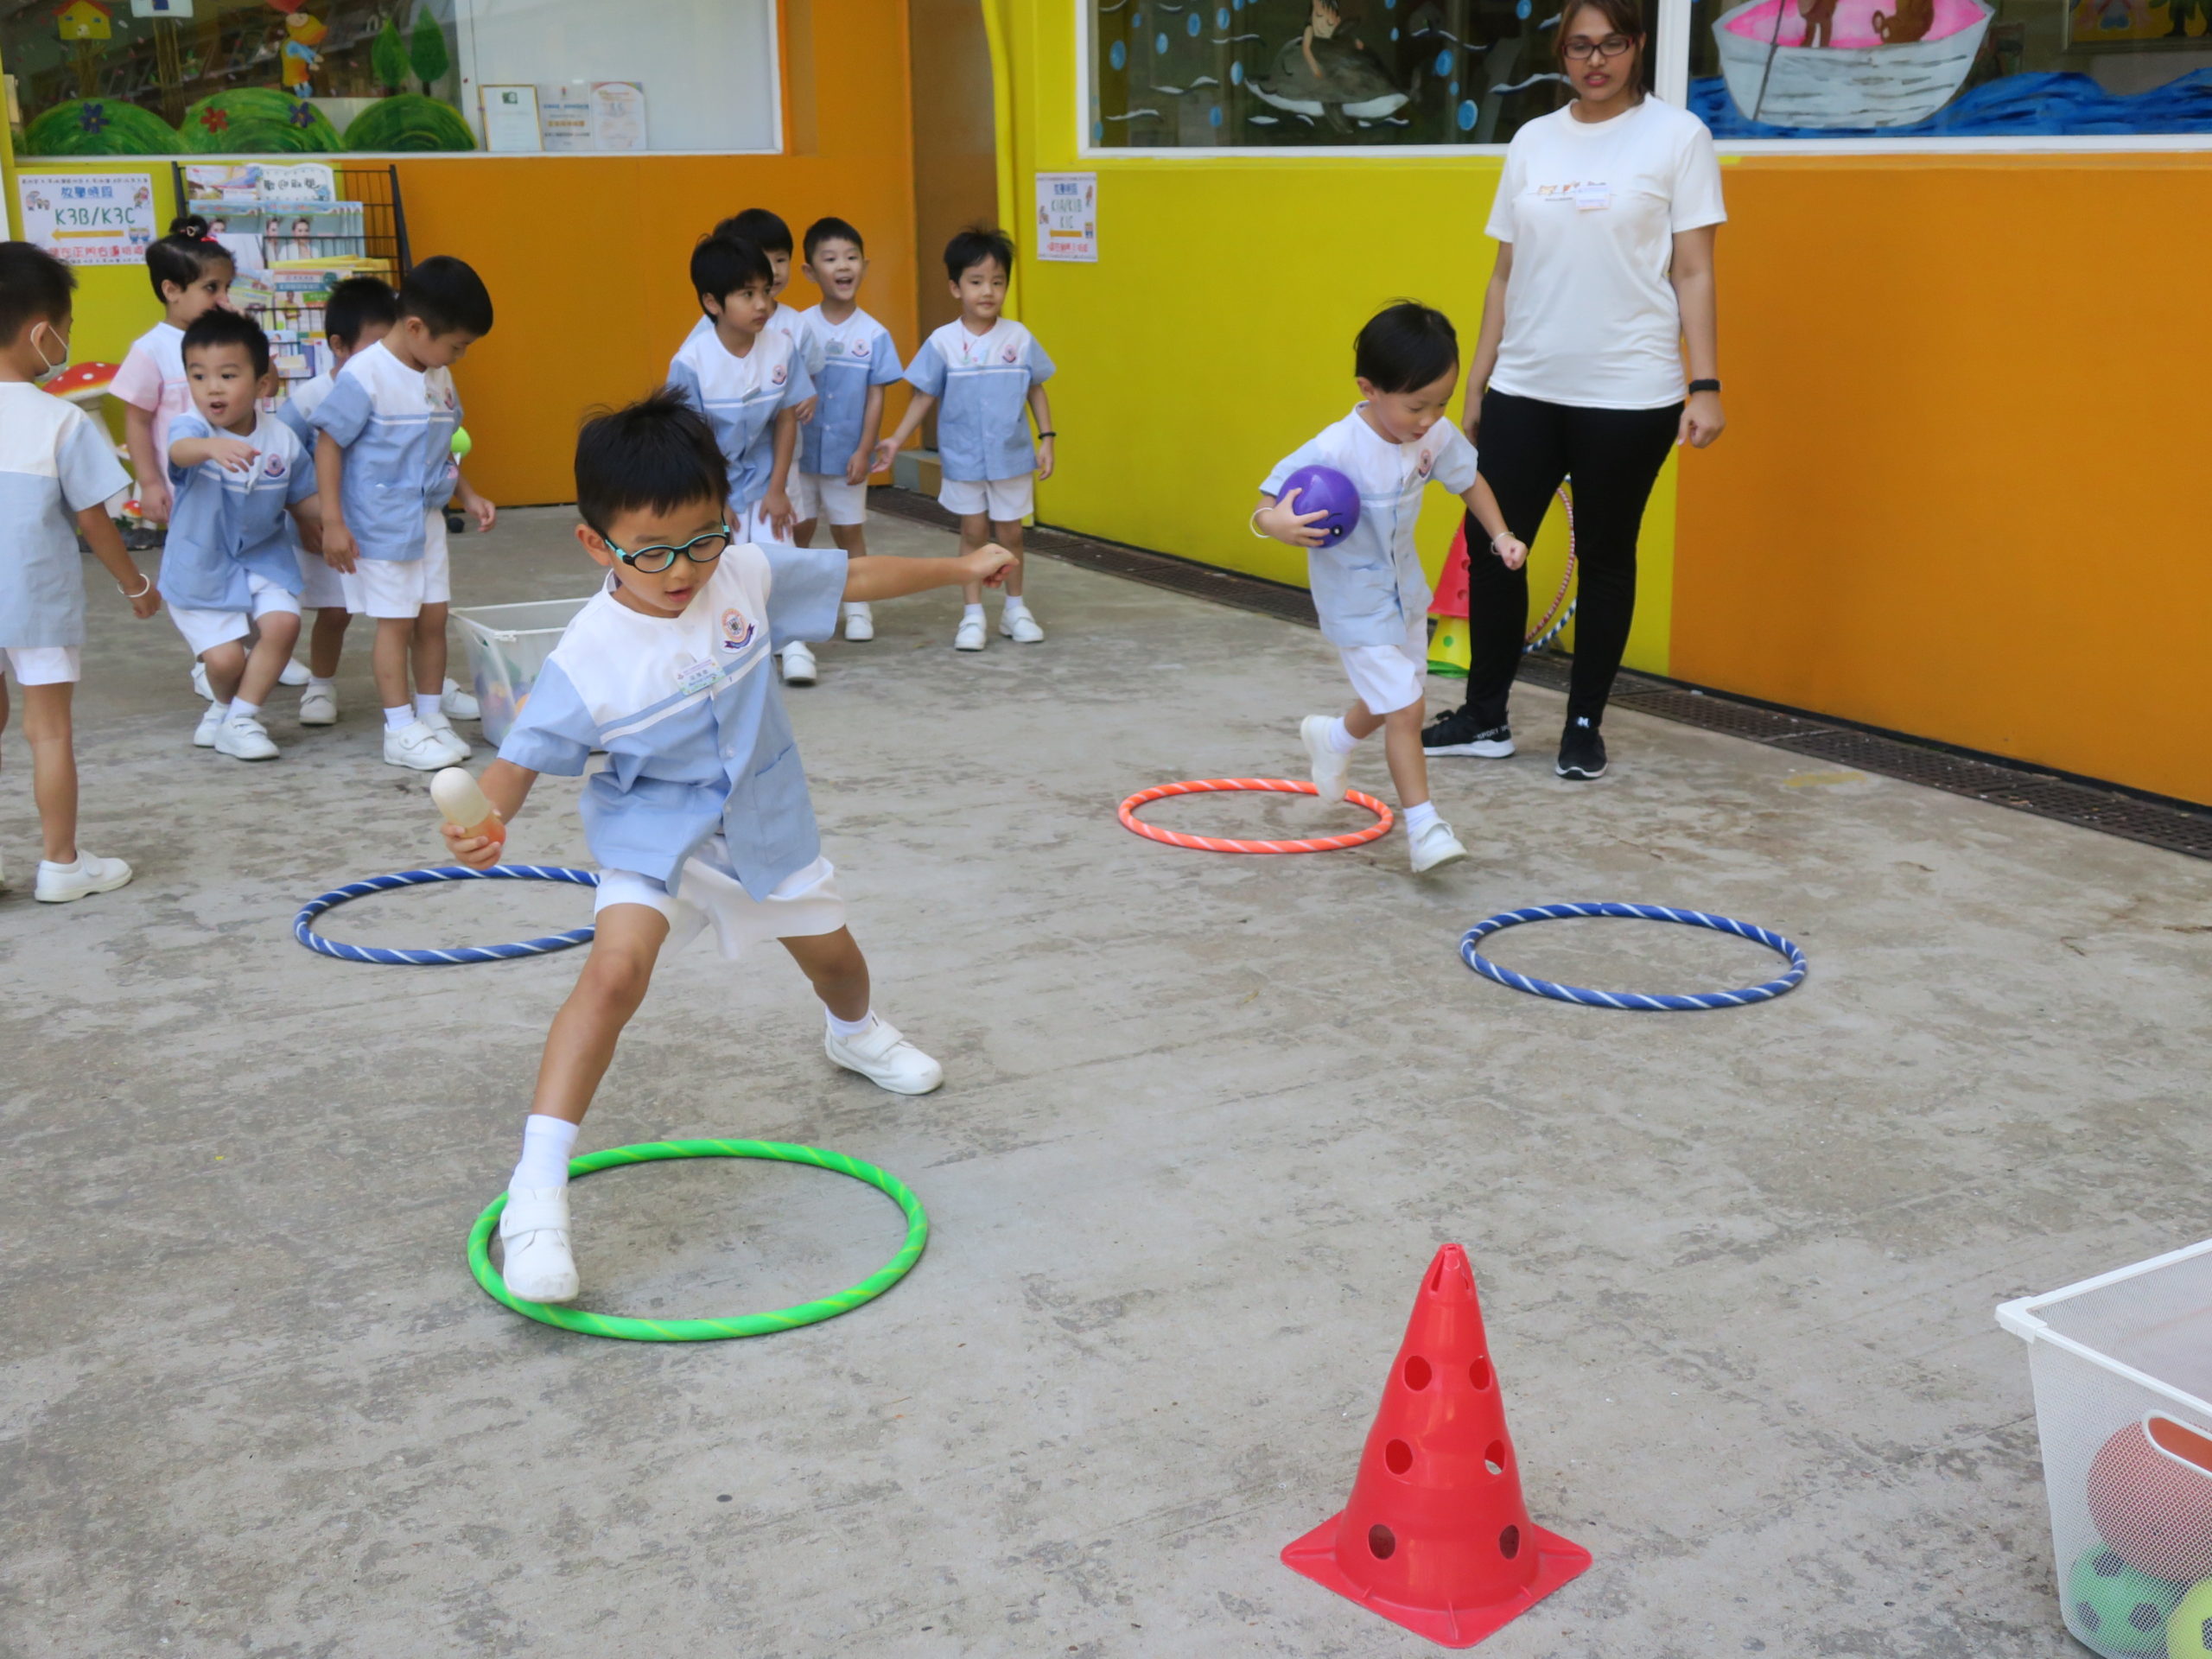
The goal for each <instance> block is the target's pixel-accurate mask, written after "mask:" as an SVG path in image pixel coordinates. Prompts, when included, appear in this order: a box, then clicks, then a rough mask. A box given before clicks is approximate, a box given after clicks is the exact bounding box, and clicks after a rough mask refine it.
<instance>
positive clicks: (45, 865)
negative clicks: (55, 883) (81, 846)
mask: <svg viewBox="0 0 2212 1659" xmlns="http://www.w3.org/2000/svg"><path fill="white" fill-rule="evenodd" d="M38 867H39V868H41V870H44V871H45V872H46V873H47V874H48V875H74V874H77V872H78V871H79V870H81V869H83V868H85V855H84V854H83V853H81V852H79V854H78V855H77V856H76V857H74V858H73V859H71V860H70V861H68V862H67V864H56V863H55V862H54V861H53V860H52V859H50V858H41V860H39V861H38Z"/></svg>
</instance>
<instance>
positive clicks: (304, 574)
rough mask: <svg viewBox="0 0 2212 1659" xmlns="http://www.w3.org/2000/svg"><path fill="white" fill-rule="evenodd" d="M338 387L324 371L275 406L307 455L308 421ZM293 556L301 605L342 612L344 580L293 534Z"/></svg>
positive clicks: (311, 438)
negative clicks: (298, 575) (296, 559)
mask: <svg viewBox="0 0 2212 1659" xmlns="http://www.w3.org/2000/svg"><path fill="white" fill-rule="evenodd" d="M337 384H338V380H337V374H336V372H335V371H334V370H330V369H325V370H324V371H323V372H321V374H318V375H316V376H315V378H313V379H312V380H302V381H301V382H300V383H299V385H296V386H294V387H293V388H292V391H291V395H290V396H289V397H287V398H285V399H284V401H283V403H281V404H277V419H278V420H280V421H282V422H283V423H284V424H285V425H287V426H289V427H290V428H291V429H292V430H293V431H294V432H295V433H296V434H297V435H298V436H299V440H300V442H301V443H302V445H304V446H305V448H306V449H307V452H308V456H309V457H310V458H312V457H313V456H314V454H315V423H313V421H311V420H310V419H309V418H308V417H309V416H312V415H313V414H314V413H315V410H318V409H320V408H321V407H322V401H323V399H324V398H326V397H329V396H330V389H331V388H332V387H333V386H334V385H337ZM292 550H293V552H294V553H295V554H296V555H297V556H298V558H299V562H300V603H301V604H302V605H304V606H306V607H308V608H310V609H312V610H318V611H321V610H344V609H345V608H346V583H345V580H344V578H342V577H341V576H340V575H339V574H338V573H337V572H336V571H335V570H334V569H331V568H330V567H329V566H328V565H327V564H325V563H323V561H322V555H321V554H320V553H310V552H308V550H307V549H306V548H305V547H304V546H302V545H301V544H300V543H299V541H298V539H297V535H296V533H295V537H294V541H293V547H292Z"/></svg>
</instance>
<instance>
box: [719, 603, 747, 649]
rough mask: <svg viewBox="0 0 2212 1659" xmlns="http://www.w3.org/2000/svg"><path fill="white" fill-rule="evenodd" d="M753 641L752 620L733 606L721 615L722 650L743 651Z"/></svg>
mask: <svg viewBox="0 0 2212 1659" xmlns="http://www.w3.org/2000/svg"><path fill="white" fill-rule="evenodd" d="M752 639H753V619H752V618H751V617H749V616H747V615H746V613H744V612H743V611H741V610H739V609H738V608H737V607H735V606H734V605H733V606H732V607H730V608H729V609H728V610H726V611H724V612H723V613H722V649H723V650H724V651H743V650H744V649H745V647H746V646H747V645H748V644H749V643H751V641H752Z"/></svg>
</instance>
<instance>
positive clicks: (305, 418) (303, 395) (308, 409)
mask: <svg viewBox="0 0 2212 1659" xmlns="http://www.w3.org/2000/svg"><path fill="white" fill-rule="evenodd" d="M337 384H338V377H337V375H336V374H335V373H334V372H333V371H331V370H329V369H325V370H324V371H323V372H321V374H318V375H317V376H315V378H314V379H312V380H302V381H301V382H300V384H299V385H296V386H294V387H293V388H292V391H291V395H290V396H289V397H286V398H285V399H284V401H283V403H281V404H277V419H278V420H280V421H282V422H283V423H284V424H285V425H287V426H289V427H290V428H291V429H292V430H293V432H294V433H295V434H296V435H297V436H298V438H299V440H300V442H302V443H303V444H305V445H307V448H308V454H310V455H312V454H315V423H314V421H313V420H312V419H310V418H309V417H310V416H313V415H314V414H315V410H318V409H321V407H322V404H323V399H325V398H326V397H329V396H330V389H331V388H332V387H333V386H334V385H337Z"/></svg>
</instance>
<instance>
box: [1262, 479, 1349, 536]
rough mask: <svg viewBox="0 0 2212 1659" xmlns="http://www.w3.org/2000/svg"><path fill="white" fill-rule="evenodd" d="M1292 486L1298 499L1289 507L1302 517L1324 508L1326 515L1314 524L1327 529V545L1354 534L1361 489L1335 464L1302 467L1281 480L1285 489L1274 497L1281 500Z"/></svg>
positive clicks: (1322, 529)
mask: <svg viewBox="0 0 2212 1659" xmlns="http://www.w3.org/2000/svg"><path fill="white" fill-rule="evenodd" d="M1293 490H1296V491H1297V492H1298V499H1297V500H1295V501H1294V502H1292V503H1291V504H1290V510H1291V511H1292V512H1294V513H1297V514H1299V515H1300V517H1303V516H1304V515H1305V514H1306V513H1309V512H1325V513H1327V514H1328V515H1329V516H1328V517H1327V518H1319V519H1316V520H1315V521H1314V522H1313V525H1312V526H1311V528H1313V529H1316V530H1321V531H1327V532H1328V539H1327V540H1326V541H1325V542H1323V543H1321V545H1322V546H1324V547H1334V546H1335V545H1336V544H1337V543H1338V542H1341V541H1342V540H1344V537H1347V536H1349V535H1351V532H1352V530H1353V528H1354V527H1355V526H1356V525H1357V524H1358V523H1359V489H1358V486H1356V485H1355V484H1353V482H1352V481H1351V480H1350V479H1348V478H1346V477H1345V476H1344V474H1342V473H1340V472H1338V470H1337V469H1336V468H1335V467H1300V468H1299V469H1298V470H1297V471H1296V472H1294V473H1293V474H1291V475H1290V476H1289V477H1288V478H1286V479H1285V480H1283V481H1282V493H1281V494H1280V495H1278V496H1276V497H1275V499H1276V500H1278V501H1280V500H1281V499H1283V497H1284V496H1287V495H1288V494H1289V493H1291V492H1292V491H1293Z"/></svg>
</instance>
